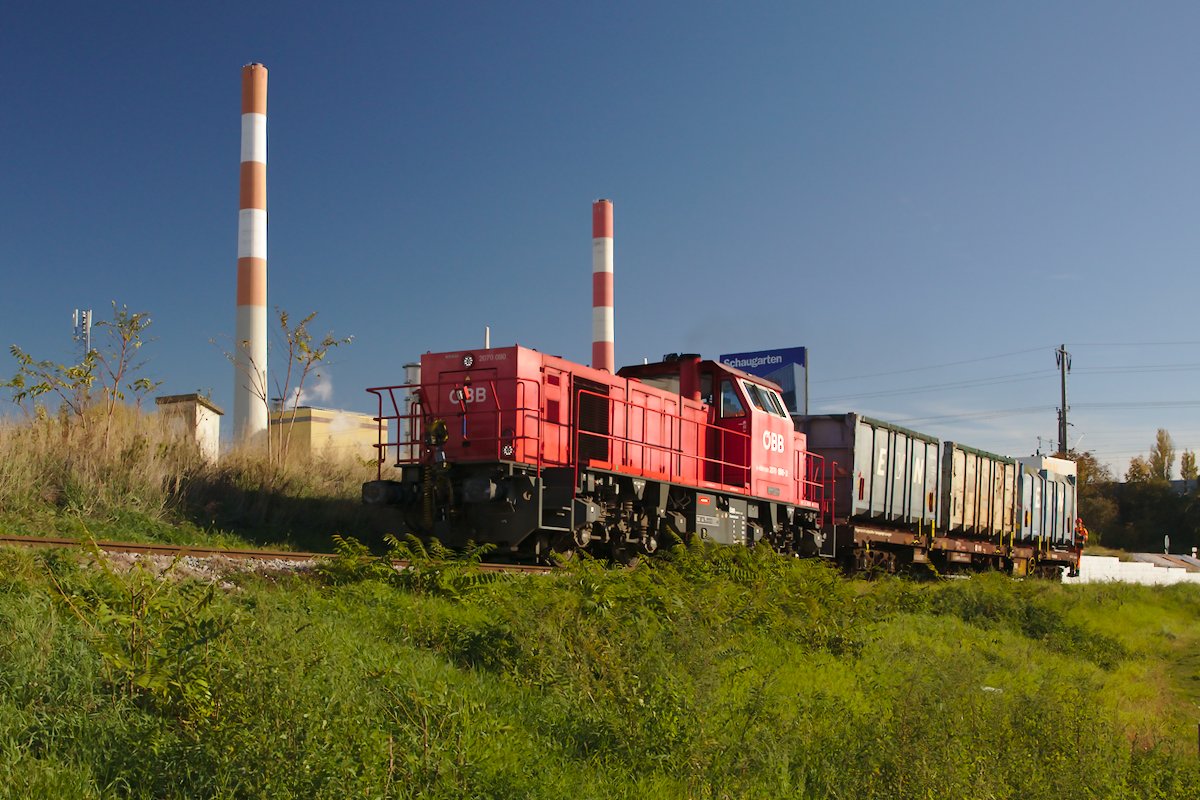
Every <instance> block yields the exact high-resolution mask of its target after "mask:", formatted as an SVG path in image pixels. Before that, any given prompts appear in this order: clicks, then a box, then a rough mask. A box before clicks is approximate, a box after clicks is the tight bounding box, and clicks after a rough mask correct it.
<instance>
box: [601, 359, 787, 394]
mask: <svg viewBox="0 0 1200 800" xmlns="http://www.w3.org/2000/svg"><path fill="white" fill-rule="evenodd" d="M681 362H682V357H680V358H674V359H667V360H664V361H652V362H651V363H649V364H629V365H627V366H624V367H621V368H620V369H618V370H617V374H618V375H621V376H623V377H627V378H640V377H642V376H643V375H661V374H663V373H677V372H679V365H680V363H681ZM700 366H701V368H703V367H707V366H711V367H715V368H717V369H718V370H720V371H721V372H726V373H729V374H730V375H734V376H736V377H738V378H745V379H746V380H748V381H750V382H751V383H757V384H759V385H760V386H769V387H770V388H772V389H774V390H775V391H777V392H782V391H783V388H782V387H780V385H779V384H777V383H775V382H774V381H769V380H767V379H766V378H763V377H761V376H759V375H751V374H750V373H749V372H743V371H742V370H740V369H738V368H737V367H731V366H729V365H728V364H722V363H721V362H720V361H712V360H710V359H702V360H701V361H700Z"/></svg>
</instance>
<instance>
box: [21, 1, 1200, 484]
mask: <svg viewBox="0 0 1200 800" xmlns="http://www.w3.org/2000/svg"><path fill="white" fill-rule="evenodd" d="M1198 27H1200V6H1196V5H1195V4H1187V3H1154V4H1131V3H1106V2H1095V3H1087V4H1083V3H1057V2H1037V3H1032V2H1028V3H1025V2H1022V3H1011V4H983V3H951V2H945V3H933V2H914V3H837V4H832V3H798V2H790V3H742V4H732V3H688V4H660V3H649V2H640V3H606V4H598V3H589V4H584V3H569V4H566V3H564V4H548V3H505V4H491V3H420V4H415V3H381V4H352V3H347V4H337V5H335V4H299V3H287V4H284V3H279V4H272V3H255V4H242V3H238V4H234V3H212V4H176V3H143V4H136V3H128V4H95V3H63V4H32V3H22V4H13V6H12V7H9V8H7V9H6V12H5V14H4V17H3V19H2V20H0V98H2V99H3V107H4V115H3V116H4V120H3V122H2V123H0V146H2V148H3V153H4V154H3V157H2V158H0V187H2V188H0V278H2V281H0V344H3V345H5V346H6V347H7V345H8V344H9V343H18V344H20V345H21V346H22V347H24V348H25V349H26V350H28V351H30V352H32V353H33V354H34V355H35V356H37V357H39V358H55V359H67V358H69V357H70V356H71V354H72V344H71V340H70V333H71V329H70V316H71V311H72V309H74V308H77V307H84V308H87V307H90V308H93V309H95V310H96V312H97V314H98V315H104V314H105V313H106V309H107V308H108V307H109V303H110V302H111V301H112V300H117V301H118V302H119V303H124V304H127V305H128V306H129V307H130V308H131V309H134V310H143V311H147V312H150V313H151V314H152V316H153V318H154V325H153V328H152V333H153V334H154V336H155V341H154V342H153V343H152V344H150V345H148V346H147V348H146V350H145V352H146V355H147V357H148V359H149V361H148V363H147V365H146V367H145V373H146V374H147V375H148V376H150V377H152V378H155V379H157V380H161V381H163V384H162V387H161V389H160V391H161V392H162V393H183V392H190V391H195V390H197V389H200V390H205V391H208V390H211V392H212V396H213V399H214V400H215V401H216V402H217V403H218V404H219V405H221V406H223V407H224V408H226V410H227V411H229V410H231V408H232V386H233V369H232V367H231V366H230V365H229V364H228V363H227V362H226V360H225V358H224V357H223V355H222V354H221V349H220V347H219V346H214V345H213V344H211V340H218V342H222V341H223V342H226V343H227V342H228V341H229V336H230V334H231V333H232V329H233V323H234V289H235V284H234V278H235V274H236V272H235V271H236V256H237V241H236V235H237V205H238V201H237V181H238V157H239V136H240V120H239V115H240V70H241V66H242V65H243V64H245V63H247V62H250V61H260V62H263V63H264V64H266V66H267V67H268V69H269V70H270V89H269V97H268V104H269V113H268V119H269V122H268V138H269V164H268V176H267V182H268V208H269V214H270V229H269V252H268V263H269V267H268V270H269V289H268V292H269V294H268V303H269V304H270V305H271V306H278V307H282V308H285V309H288V310H289V311H290V312H291V313H292V314H293V315H298V314H303V313H305V312H307V311H312V310H316V311H319V312H320V316H319V318H318V322H317V324H318V327H319V328H320V329H321V330H325V329H332V330H333V331H334V332H336V333H337V334H339V335H353V336H354V337H355V341H354V344H353V345H352V346H350V347H349V348H347V349H345V350H344V351H342V352H339V353H337V356H336V359H335V361H334V363H333V364H331V366H330V367H329V369H328V373H327V376H326V378H327V381H328V382H329V383H330V385H331V386H332V394H331V396H328V397H326V398H323V399H322V402H321V404H323V405H331V406H337V407H344V408H354V409H360V410H367V409H368V408H369V403H368V395H367V394H366V393H365V392H364V391H363V389H364V388H365V387H367V386H373V385H383V384H389V383H400V382H402V376H403V373H402V370H401V365H402V364H403V363H404V362H405V361H408V360H411V359H413V358H414V357H415V356H417V355H418V354H420V353H421V352H424V351H427V350H434V351H440V350H451V349H458V348H461V347H468V346H478V344H479V343H480V342H481V341H482V335H483V327H484V326H485V325H490V326H491V329H492V341H493V344H496V345H502V344H511V343H513V342H519V343H521V344H524V345H528V346H532V347H537V348H539V349H542V350H548V351H553V352H556V353H559V354H561V355H564V356H566V357H568V358H572V359H576V360H581V361H586V360H587V359H588V358H589V354H590V335H591V334H590V330H591V329H590V292H591V278H590V270H591V239H590V237H591V217H590V205H591V201H592V200H594V199H596V198H598V197H608V198H612V199H613V201H614V203H615V228H616V239H615V241H616V244H615V251H616V256H615V263H616V332H617V336H616V338H617V344H616V352H617V361H618V363H619V364H620V363H630V362H635V361H637V362H640V361H641V359H642V358H643V357H650V358H652V359H653V358H657V357H658V356H660V355H661V354H663V353H667V352H674V351H694V352H701V353H703V354H704V355H705V356H706V357H715V356H716V355H718V354H719V353H723V352H735V351H745V350H758V349H767V348H773V347H791V346H800V345H804V346H807V347H809V348H810V354H811V364H812V373H811V378H810V379H811V388H810V395H811V398H812V403H813V407H814V409H816V410H821V411H838V410H846V409H853V410H858V411H862V412H865V413H870V414H873V415H876V416H880V417H883V418H885V419H889V420H895V421H903V422H904V423H905V424H908V425H909V426H910V427H914V428H918V429H920V430H923V431H927V432H929V433H932V434H935V435H939V436H943V437H946V438H956V439H959V440H961V441H964V442H967V443H970V444H974V445H976V446H979V447H985V448H988V449H992V450H997V451H1001V452H1007V453H1013V454H1020V453H1028V452H1032V451H1033V450H1034V449H1035V448H1036V447H1037V444H1038V437H1039V436H1040V437H1043V438H1044V439H1050V438H1052V437H1053V436H1054V435H1055V432H1056V417H1055V410H1054V409H1055V407H1056V406H1057V404H1058V375H1057V372H1056V370H1055V365H1054V354H1053V351H1054V348H1055V347H1056V346H1058V345H1059V344H1061V343H1065V344H1066V345H1067V348H1068V349H1069V350H1070V351H1071V352H1072V354H1073V363H1074V370H1073V373H1072V375H1071V379H1070V399H1071V405H1072V415H1071V420H1072V422H1073V428H1072V432H1071V442H1072V444H1074V443H1076V441H1078V443H1079V446H1080V447H1082V448H1083V449H1092V450H1094V451H1096V452H1097V454H1098V455H1099V456H1100V457H1101V458H1102V459H1104V460H1106V461H1109V462H1110V463H1112V464H1113V465H1114V466H1115V467H1116V468H1117V469H1118V471H1123V470H1124V468H1125V465H1126V463H1127V461H1128V459H1129V457H1130V456H1131V455H1134V454H1136V453H1139V452H1145V451H1146V450H1147V449H1148V448H1149V446H1150V444H1151V442H1152V441H1153V438H1154V431H1155V429H1156V428H1157V427H1166V428H1168V429H1169V430H1170V431H1171V433H1172V434H1173V436H1174V438H1175V440H1176V443H1177V444H1178V445H1179V446H1180V448H1181V449H1182V448H1193V449H1200V419H1198V418H1197V416H1198V414H1200V399H1198V398H1200V393H1198V391H1197V390H1198V389H1200V355H1198V354H1197V352H1196V351H1197V350H1198V349H1200V330H1197V329H1196V328H1197V324H1196V314H1195V308H1196V305H1197V297H1200V291H1198V290H1200V275H1198V274H1197V269H1196V263H1197V254H1198V253H1200V228H1198V227H1197V226H1196V224H1195V223H1194V220H1195V217H1196V216H1197V210H1198V208H1200V203H1198V199H1200V198H1198V193H1200V159H1198V157H1197V153H1198V152H1200V148H1198V144H1200V109H1198V107H1197V105H1196V103H1195V102H1194V99H1195V98H1194V95H1195V92H1194V82H1195V79H1194V76H1195V75H1197V74H1200V50H1198V49H1197V48H1196V47H1195V31H1196V30H1197V28H1198ZM7 358H8V357H7V355H6V354H0V376H8V375H10V374H11V373H12V372H13V371H14V370H15V363H13V362H12V361H11V359H10V360H9V361H8V363H7V366H5V365H4V361H3V359H7ZM274 366H275V364H273V367H274ZM913 390H918V391H913ZM1189 403H1191V404H1193V405H1187V404H1189ZM1015 409H1030V410H1027V411H1022V412H1021V413H1010V412H1012V411H1013V410H1015ZM963 415H970V416H963ZM227 422H231V420H228V419H227Z"/></svg>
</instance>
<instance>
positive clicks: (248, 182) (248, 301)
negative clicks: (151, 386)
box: [233, 64, 268, 442]
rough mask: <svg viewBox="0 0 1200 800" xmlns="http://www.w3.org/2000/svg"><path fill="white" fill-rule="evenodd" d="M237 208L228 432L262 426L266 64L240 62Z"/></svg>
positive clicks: (241, 438) (238, 434)
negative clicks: (234, 325) (230, 428)
mask: <svg viewBox="0 0 1200 800" xmlns="http://www.w3.org/2000/svg"><path fill="white" fill-rule="evenodd" d="M238 208H239V211H238V264H237V335H236V337H235V338H234V373H233V381H234V383H233V387H234V391H233V435H234V440H235V441H237V442H248V441H250V440H251V439H252V438H253V437H255V436H256V435H258V434H260V433H263V432H264V431H266V430H267V404H266V401H265V400H264V399H263V398H265V397H268V394H267V68H266V67H264V66H263V65H262V64H247V65H246V66H244V67H242V171H241V204H240V205H239V207H238Z"/></svg>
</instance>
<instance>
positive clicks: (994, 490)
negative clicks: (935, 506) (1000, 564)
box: [941, 442, 1018, 541]
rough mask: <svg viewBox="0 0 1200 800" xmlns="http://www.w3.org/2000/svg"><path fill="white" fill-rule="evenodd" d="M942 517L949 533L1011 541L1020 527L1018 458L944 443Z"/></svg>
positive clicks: (953, 443)
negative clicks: (1017, 522)
mask: <svg viewBox="0 0 1200 800" xmlns="http://www.w3.org/2000/svg"><path fill="white" fill-rule="evenodd" d="M942 447H943V450H942V502H941V506H942V509H941V513H942V516H941V519H942V524H943V525H944V526H945V530H946V533H947V534H948V535H950V536H966V537H971V538H977V539H989V540H996V541H1008V540H1010V539H1011V537H1012V536H1013V534H1014V533H1015V531H1016V528H1017V524H1016V521H1017V497H1018V489H1017V475H1018V464H1017V460H1016V459H1015V458H1010V457H1008V456H1001V455H997V454H995V453H989V452H987V451H986V450H977V449H975V448H974V447H967V446H966V445H964V444H959V443H958V442H946V443H945V444H943V445H942Z"/></svg>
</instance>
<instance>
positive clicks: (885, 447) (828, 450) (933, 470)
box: [793, 413, 940, 529]
mask: <svg viewBox="0 0 1200 800" xmlns="http://www.w3.org/2000/svg"><path fill="white" fill-rule="evenodd" d="M793 420H794V422H795V423H796V428H797V430H799V431H801V432H802V433H804V434H806V435H807V436H808V449H809V450H810V451H811V452H813V453H816V454H817V455H820V456H821V457H822V458H824V459H825V474H826V486H827V489H826V490H827V491H828V483H829V476H830V475H835V477H836V485H835V486H834V515H835V516H836V517H837V518H839V519H844V520H851V521H855V522H859V523H865V522H877V523H887V524H889V525H891V526H895V525H902V526H906V527H908V526H911V527H921V528H924V529H929V528H930V527H932V526H936V525H937V514H938V504H937V498H938V479H939V469H938V456H939V452H940V450H939V445H938V440H937V439H936V438H935V437H933V436H927V435H925V434H923V433H918V432H916V431H912V430H909V429H907V428H902V427H900V426H898V425H892V424H891V423H887V422H881V421H880V420H876V419H871V418H870V417H864V416H861V415H859V414H855V413H848V414H814V415H797V416H795V417H793ZM835 463H836V465H837V466H836V471H835V468H834V464H835Z"/></svg>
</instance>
